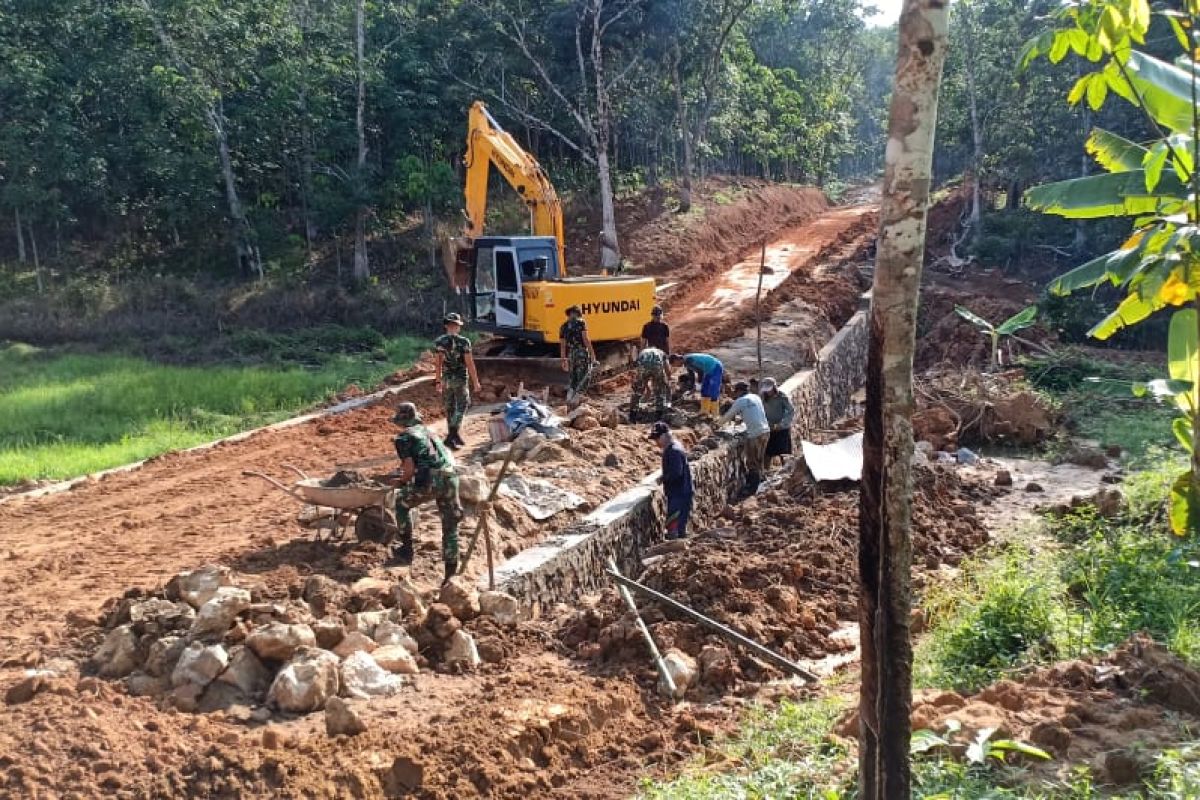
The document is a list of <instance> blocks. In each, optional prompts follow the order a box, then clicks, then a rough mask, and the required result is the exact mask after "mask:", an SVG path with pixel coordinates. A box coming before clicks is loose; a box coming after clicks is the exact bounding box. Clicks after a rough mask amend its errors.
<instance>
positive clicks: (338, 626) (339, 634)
mask: <svg viewBox="0 0 1200 800" xmlns="http://www.w3.org/2000/svg"><path fill="white" fill-rule="evenodd" d="M312 629H313V634H314V635H315V636H316V637H317V647H323V648H325V649H326V650H332V649H333V648H335V647H337V643H338V642H340V641H341V640H342V639H343V638H344V637H345V636H346V625H345V623H343V622H342V620H341V619H340V618H339V617H323V618H321V619H319V620H317V621H316V622H314V623H313V625H312Z"/></svg>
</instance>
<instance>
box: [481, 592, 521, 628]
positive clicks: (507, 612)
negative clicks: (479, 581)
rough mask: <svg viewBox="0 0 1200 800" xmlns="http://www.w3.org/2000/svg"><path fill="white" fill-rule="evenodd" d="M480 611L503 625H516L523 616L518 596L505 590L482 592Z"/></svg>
mask: <svg viewBox="0 0 1200 800" xmlns="http://www.w3.org/2000/svg"><path fill="white" fill-rule="evenodd" d="M479 611H480V613H482V614H484V615H485V616H489V617H492V618H493V619H495V620H496V622H498V623H499V624H501V625H516V624H517V620H519V619H520V618H521V606H520V604H519V603H517V598H515V597H513V596H512V595H510V594H505V593H504V592H495V591H487V592H480V593H479Z"/></svg>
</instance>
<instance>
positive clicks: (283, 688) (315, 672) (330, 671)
mask: <svg viewBox="0 0 1200 800" xmlns="http://www.w3.org/2000/svg"><path fill="white" fill-rule="evenodd" d="M339 680H340V679H339V677H338V657H337V656H335V655H334V654H333V653H330V652H329V651H328V650H318V649H316V648H315V647H305V648H301V649H300V650H298V651H297V652H296V654H295V655H294V656H292V660H291V661H289V662H288V663H287V664H285V665H284V667H283V669H281V670H279V674H278V675H276V676H275V681H274V682H273V683H272V684H271V689H270V691H268V692H267V702H269V703H271V704H272V705H274V706H275V707H276V708H279V709H280V710H282V711H292V712H296V713H305V714H307V713H308V712H310V711H316V710H317V709H318V708H322V707H324V705H325V701H326V700H328V699H329V698H330V697H336V696H337V693H338V684H339Z"/></svg>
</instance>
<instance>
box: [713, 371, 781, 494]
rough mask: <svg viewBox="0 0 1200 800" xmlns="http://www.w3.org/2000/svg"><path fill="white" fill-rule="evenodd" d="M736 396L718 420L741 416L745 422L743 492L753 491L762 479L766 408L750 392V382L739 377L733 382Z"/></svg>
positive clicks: (718, 422) (752, 492)
mask: <svg viewBox="0 0 1200 800" xmlns="http://www.w3.org/2000/svg"><path fill="white" fill-rule="evenodd" d="M733 396H734V398H736V399H735V400H734V401H733V405H732V406H730V407H729V410H728V411H726V412H725V413H724V414H722V415H721V417H720V419H719V420H717V424H718V425H724V424H725V423H726V422H729V421H730V420H734V419H737V418H738V417H741V419H742V422H744V423H746V441H745V443H744V444H743V446H742V457H743V459H744V463H745V468H746V489H745V491H746V493H747V494H754V493H755V492H757V491H758V485H759V484H760V483H761V482H762V473H763V461H764V458H763V454H764V453H766V452H767V437H768V435H769V434H770V432H771V427H770V426H769V425H768V424H767V412H766V411H764V410H763V403H762V398H760V397H759V396H758V395H756V394H751V393H750V384H748V383H746V382H745V381H738V382H737V383H735V384H734V385H733Z"/></svg>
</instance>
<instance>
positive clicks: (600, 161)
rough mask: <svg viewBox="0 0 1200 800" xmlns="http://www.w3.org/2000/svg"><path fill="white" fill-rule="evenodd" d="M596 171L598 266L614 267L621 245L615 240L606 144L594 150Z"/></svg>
mask: <svg viewBox="0 0 1200 800" xmlns="http://www.w3.org/2000/svg"><path fill="white" fill-rule="evenodd" d="M596 172H597V175H598V177H599V179H600V219H601V228H600V267H601V268H602V269H615V268H616V267H617V265H618V264H620V263H621V247H620V244H619V243H618V241H617V214H616V209H615V208H614V206H613V189H612V174H611V172H610V170H609V166H608V147H607V145H605V146H604V147H601V148H598V149H597V150H596Z"/></svg>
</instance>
